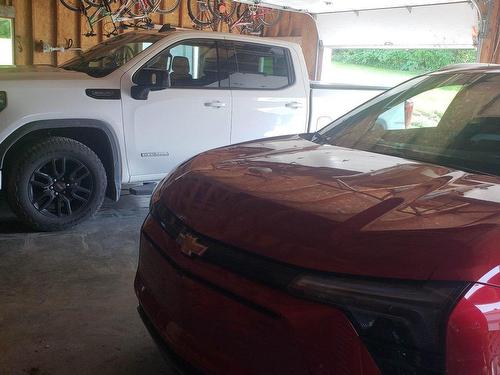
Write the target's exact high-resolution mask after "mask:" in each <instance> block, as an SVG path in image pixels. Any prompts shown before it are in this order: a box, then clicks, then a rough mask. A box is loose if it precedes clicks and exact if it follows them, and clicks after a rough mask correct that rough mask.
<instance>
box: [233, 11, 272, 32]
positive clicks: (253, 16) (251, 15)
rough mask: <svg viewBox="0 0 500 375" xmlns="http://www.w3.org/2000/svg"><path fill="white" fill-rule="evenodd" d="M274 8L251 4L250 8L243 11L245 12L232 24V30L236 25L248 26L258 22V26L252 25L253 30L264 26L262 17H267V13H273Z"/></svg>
mask: <svg viewBox="0 0 500 375" xmlns="http://www.w3.org/2000/svg"><path fill="white" fill-rule="evenodd" d="M271 12H272V9H270V8H264V7H259V6H258V5H249V6H248V8H247V9H246V10H245V11H244V12H243V14H242V15H241V16H240V18H238V19H237V20H236V21H235V22H234V23H233V24H232V25H231V30H233V29H234V28H236V27H242V28H244V27H248V26H254V25H256V24H258V25H257V27H252V29H253V30H252V31H255V30H257V29H258V28H260V27H262V26H263V24H262V22H260V19H261V18H263V17H265V16H266V14H268V13H271Z"/></svg>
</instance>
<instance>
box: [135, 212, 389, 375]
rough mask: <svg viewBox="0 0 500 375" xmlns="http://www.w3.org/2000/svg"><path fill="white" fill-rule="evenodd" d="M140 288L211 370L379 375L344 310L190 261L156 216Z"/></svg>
mask: <svg viewBox="0 0 500 375" xmlns="http://www.w3.org/2000/svg"><path fill="white" fill-rule="evenodd" d="M135 289H136V293H137V296H138V298H139V302H140V305H141V306H142V308H143V309H144V311H145V313H146V314H147V316H148V318H149V320H150V321H151V322H152V323H153V325H154V327H155V329H156V331H157V333H158V334H159V335H160V336H161V337H162V338H163V340H164V341H165V342H166V344H167V345H168V346H169V347H170V348H171V349H172V350H173V351H174V352H175V353H176V354H177V355H179V356H180V357H181V358H183V359H185V360H186V361H188V362H189V363H191V364H192V365H193V366H195V367H197V368H199V369H200V370H202V371H203V372H204V373H211V374H242V375H243V374H378V373H379V370H378V369H377V366H376V365H375V363H374V361H373V359H372V357H371V356H370V354H369V353H368V352H367V350H366V348H365V347H364V345H363V343H362V341H361V340H360V338H359V337H358V335H357V334H356V331H355V330H354V328H353V327H352V325H351V323H350V321H349V320H348V319H347V318H346V317H345V315H344V314H343V313H342V312H341V311H339V310H337V309H334V308H332V307H328V306H323V305H320V304H315V303H311V302H307V301H303V300H300V299H297V298H294V297H292V296H289V295H287V294H286V293H284V292H282V291H278V290H275V289H272V288H269V287H266V286H264V285H261V284H258V283H255V282H253V281H249V280H247V279H245V278H243V277H240V276H238V275H236V274H234V273H231V272H229V271H227V270H225V269H223V268H220V267H216V266H214V265H211V264H209V263H207V262H204V261H203V258H189V257H187V256H185V255H183V254H182V252H181V251H180V249H179V246H178V245H177V243H176V242H175V241H174V240H172V239H171V238H170V237H169V236H168V235H167V234H166V233H165V232H164V231H163V229H162V228H161V227H160V226H159V225H158V224H157V223H156V221H155V220H154V219H152V218H151V217H149V218H148V219H147V220H146V222H145V223H144V227H143V233H142V236H141V248H140V257H139V268H138V272H137V277H136V281H135Z"/></svg>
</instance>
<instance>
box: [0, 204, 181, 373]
mask: <svg viewBox="0 0 500 375" xmlns="http://www.w3.org/2000/svg"><path fill="white" fill-rule="evenodd" d="M148 202H149V197H147V196H132V195H127V196H124V197H122V199H121V200H120V201H119V202H118V203H111V202H106V203H105V205H104V207H103V208H102V209H101V211H100V212H99V213H98V214H97V215H96V217H95V218H93V219H92V220H90V221H88V222H86V223H84V224H82V225H80V226H78V227H76V228H74V229H71V230H68V231H65V232H58V233H33V232H30V231H29V230H28V229H26V228H25V227H23V226H22V225H21V224H20V223H19V222H18V221H17V220H16V218H15V217H14V215H13V214H12V213H10V212H9V211H8V209H7V205H6V202H5V200H4V199H2V197H0V374H1V375H3V374H9V375H10V374H31V375H53V374H72V375H77V374H106V375H107V374H110V375H111V374H177V373H178V372H177V371H176V370H175V367H174V366H173V365H171V364H169V363H167V362H165V361H164V360H163V357H162V356H161V355H160V352H159V351H158V349H157V348H156V346H155V345H154V343H153V341H152V339H151V338H150V337H149V335H148V333H147V331H146V329H145V328H144V327H143V324H142V322H141V320H140V318H139V316H138V314H137V311H136V306H137V299H136V297H135V294H134V291H133V279H134V274H135V270H136V266H137V255H138V240H139V229H140V225H141V223H142V221H143V219H144V217H145V216H146V213H147V206H148Z"/></svg>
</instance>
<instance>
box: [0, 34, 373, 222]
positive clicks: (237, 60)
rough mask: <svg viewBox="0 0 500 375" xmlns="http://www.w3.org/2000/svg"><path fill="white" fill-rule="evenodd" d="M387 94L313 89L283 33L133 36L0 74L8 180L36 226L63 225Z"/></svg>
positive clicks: (9, 190)
mask: <svg viewBox="0 0 500 375" xmlns="http://www.w3.org/2000/svg"><path fill="white" fill-rule="evenodd" d="M382 89H383V88H374V87H358V88H356V90H353V87H327V88H326V89H322V88H321V86H319V85H314V86H311V82H310V81H309V79H308V74H307V68H306V64H305V61H304V57H303V55H302V50H301V48H300V46H298V45H296V44H293V43H288V42H285V41H281V40H274V39H266V38H254V37H246V36H237V35H232V34H219V33H205V32H199V31H187V30H175V29H167V30H166V31H162V32H157V31H147V32H130V33H127V34H123V35H120V36H118V37H115V38H112V39H109V40H107V41H105V42H103V43H101V44H99V45H97V46H96V47H94V48H92V49H90V50H88V51H86V52H84V53H82V54H81V55H80V56H78V57H76V58H74V59H72V60H71V61H69V62H67V63H66V64H64V65H62V66H61V67H58V68H56V67H27V68H15V69H6V70H5V69H4V70H2V71H0V187H1V189H2V190H4V191H5V192H6V195H7V199H8V201H9V203H10V206H11V207H12V209H13V210H14V212H15V213H16V214H17V215H18V216H19V218H20V219H21V220H22V221H24V222H25V223H26V224H28V225H29V226H31V227H32V228H33V229H35V230H43V231H49V230H60V229H64V228H67V227H69V226H71V225H75V224H77V223H79V222H81V221H82V220H85V219H86V218H88V217H89V216H91V215H92V214H93V213H94V212H95V211H96V210H97V209H98V208H99V207H100V206H101V204H102V201H103V199H104V197H105V196H107V197H109V198H111V199H114V200H117V199H118V198H119V196H120V189H121V185H122V184H123V183H131V182H138V181H148V180H157V179H160V178H162V177H163V176H164V175H165V174H167V173H168V172H169V171H170V170H172V169H173V168H174V167H175V166H176V165H177V164H178V163H180V162H181V161H183V160H184V159H186V158H188V157H190V156H193V155H194V154H197V153H199V152H202V151H205V150H208V149H211V148H215V147H219V146H223V145H227V144H234V143H239V142H243V141H246V140H250V139H256V138H263V137H270V136H277V135H285V134H293V133H305V132H308V131H315V130H317V128H318V127H319V126H320V125H326V124H327V123H329V122H330V121H332V120H333V119H334V118H335V117H337V116H338V115H340V114H342V113H343V112H346V111H347V110H348V109H350V108H352V107H353V106H355V105H356V104H360V103H361V102H363V101H365V100H368V99H369V98H371V97H373V96H374V95H376V94H378V93H379V92H381V91H382Z"/></svg>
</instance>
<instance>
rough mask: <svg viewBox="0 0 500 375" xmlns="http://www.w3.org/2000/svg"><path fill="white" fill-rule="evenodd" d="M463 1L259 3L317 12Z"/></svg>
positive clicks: (282, 0)
mask: <svg viewBox="0 0 500 375" xmlns="http://www.w3.org/2000/svg"><path fill="white" fill-rule="evenodd" d="M239 1H240V2H242V3H253V2H254V0H239ZM463 2H465V0H264V1H262V2H261V4H264V5H267V6H273V7H279V8H286V9H291V10H296V11H303V12H309V13H312V14H318V13H329V12H349V11H353V10H356V11H358V10H366V9H381V8H394V7H406V6H409V7H412V6H419V5H429V4H430V5H433V4H450V3H463Z"/></svg>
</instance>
